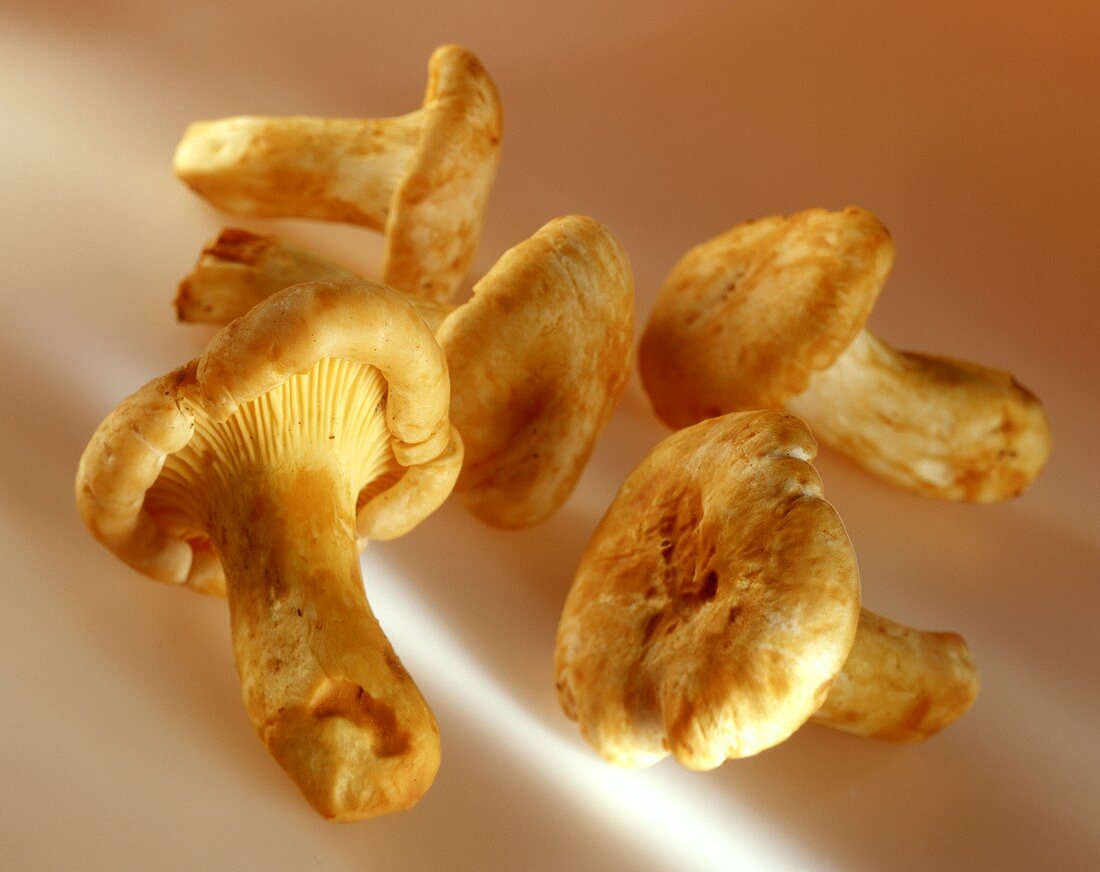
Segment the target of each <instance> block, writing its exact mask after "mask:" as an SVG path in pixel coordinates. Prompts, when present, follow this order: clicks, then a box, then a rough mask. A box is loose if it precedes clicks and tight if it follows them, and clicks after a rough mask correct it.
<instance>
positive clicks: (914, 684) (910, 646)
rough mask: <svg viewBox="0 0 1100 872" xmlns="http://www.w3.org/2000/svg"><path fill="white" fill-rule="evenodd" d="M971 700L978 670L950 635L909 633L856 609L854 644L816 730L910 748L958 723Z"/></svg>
mask: <svg viewBox="0 0 1100 872" xmlns="http://www.w3.org/2000/svg"><path fill="white" fill-rule="evenodd" d="M977 695H978V670H977V668H976V667H975V665H974V660H973V658H972V657H971V656H970V649H969V648H968V647H967V645H966V642H965V641H963V639H962V637H961V636H958V635H956V634H955V633H928V632H921V631H919V630H911V629H909V628H908V627H903V626H901V625H900V624H896V623H894V622H893V621H889V620H887V619H886V618H882V617H879V616H878V615H876V614H874V613H873V612H869V611H867V610H866V609H863V610H862V611H861V613H860V616H859V626H858V628H857V630H856V640H855V643H854V644H853V645H852V650H851V652H850V653H849V654H848V659H847V661H846V662H845V663H844V668H843V669H842V670H841V671H840V674H839V675H838V676H837V677H836V679H835V680H834V681H833V684H832V687H831V688H830V689H829V694H828V696H827V697H826V698H825V702H824V704H823V705H822V706H821V708H820V709H818V711H817V713H816V714H814V716H813V720H814V721H815V722H816V723H819V724H824V725H825V726H828V727H834V728H835V729H838V730H844V731H846V732H849V733H855V734H857V735H860V736H870V737H872V738H876V739H889V740H891V741H895V742H916V741H920V740H921V739H926V738H928V737H929V736H931V735H932V734H933V733H935V732H937V731H939V730H941V729H943V728H944V727H946V726H947V725H948V724H950V723H952V722H953V721H954V720H956V719H957V718H959V717H960V716H961V715H962V714H963V713H964V712H966V710H967V709H969V708H970V705H971V703H973V702H974V699H975V697H977Z"/></svg>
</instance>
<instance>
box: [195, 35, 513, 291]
mask: <svg viewBox="0 0 1100 872" xmlns="http://www.w3.org/2000/svg"><path fill="white" fill-rule="evenodd" d="M500 137H501V108H500V100H499V98H498V96H497V91H496V88H495V86H494V85H493V82H492V80H491V79H490V78H489V74H488V73H487V72H486V71H485V69H484V67H482V65H481V62H480V61H479V60H478V59H477V58H476V57H475V56H474V55H473V53H472V52H470V51H469V50H468V49H465V48H462V47H460V46H456V45H445V46H442V47H441V48H438V49H436V50H435V52H434V53H433V54H432V57H431V61H430V63H429V66H428V89H427V94H426V95H425V97H424V105H423V107H422V108H420V109H418V110H417V111H415V112H412V113H410V114H408V115H402V116H400V117H398V118H378V119H358V118H312V117H291V118H256V117H240V118H225V119H221V120H218V121H199V122H196V123H194V124H192V125H191V126H190V127H189V128H188V129H187V131H186V133H185V134H184V136H183V139H182V140H181V141H180V144H179V146H178V147H177V149H176V156H175V170H176V174H177V175H178V176H179V177H180V178H181V179H183V181H184V182H186V183H187V184H188V185H189V186H190V187H191V188H193V189H194V190H195V191H196V192H197V193H199V194H201V195H202V196H203V197H205V198H206V199H208V200H209V201H210V202H211V203H213V204H214V205H215V206H217V207H219V208H221V209H224V210H226V211H227V212H232V213H233V214H236V215H252V216H262V217H295V218H316V219H320V220H322V221H342V222H347V223H352V224H362V225H365V226H367V227H370V228H373V229H375V230H383V231H385V234H386V253H385V262H384V264H383V267H382V281H383V282H385V283H386V284H387V285H390V286H392V287H395V288H397V289H399V290H401V291H404V292H405V293H408V294H412V295H413V296H416V297H421V298H423V299H427V300H437V301H445V300H448V299H450V298H451V296H452V295H453V294H454V292H455V290H456V289H457V288H458V286H459V284H460V283H461V281H462V279H463V277H464V276H465V275H466V272H467V270H469V268H470V263H471V261H472V260H473V257H474V253H475V252H476V250H477V244H478V240H479V239H480V237H481V226H482V222H483V218H484V213H485V205H486V202H487V201H488V198H489V189H490V188H491V187H492V184H493V179H494V177H495V176H496V169H497V164H498V163H499V160H500Z"/></svg>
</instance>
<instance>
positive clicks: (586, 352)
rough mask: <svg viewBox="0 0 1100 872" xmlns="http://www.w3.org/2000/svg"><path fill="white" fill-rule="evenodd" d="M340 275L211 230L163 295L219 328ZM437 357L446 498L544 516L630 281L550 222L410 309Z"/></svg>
mask: <svg viewBox="0 0 1100 872" xmlns="http://www.w3.org/2000/svg"><path fill="white" fill-rule="evenodd" d="M351 276H352V274H351V273H350V272H349V271H348V270H346V269H344V268H343V267H341V266H338V265H336V264H334V263H332V262H330V261H328V260H326V259H324V258H322V257H320V256H319V255H316V254H314V253H312V252H310V251H308V250H307V249H305V248H302V247H301V246H298V245H295V244H293V243H290V242H286V241H282V240H279V239H276V238H274V237H270V236H261V235H258V234H254V233H249V232H248V231H244V230H233V229H230V230H224V231H222V233H221V235H220V236H219V237H218V238H217V239H215V240H213V241H212V242H211V243H209V244H208V245H207V246H206V248H205V249H204V250H203V253H202V255H201V256H200V257H199V261H198V263H197V264H196V266H195V268H194V270H193V271H192V272H191V273H190V275H188V276H187V278H185V279H184V280H183V282H182V283H181V285H180V292H179V294H178V296H177V299H176V307H177V312H178V313H179V316H180V318H181V320H184V321H203V322H213V323H224V321H225V320H226V319H228V318H232V317H236V316H237V315H240V314H243V313H244V312H246V311H248V309H249V308H250V307H251V306H253V305H255V304H256V303H257V302H258V301H259V300H261V299H263V298H264V297H266V296H267V295H268V294H271V293H273V292H275V291H277V290H279V289H280V288H283V287H285V286H286V285H287V284H289V283H292V282H298V281H303V280H306V279H336V278H339V279H347V278H349V277H351ZM414 302H415V304H416V306H417V307H418V309H419V310H420V313H421V315H422V316H423V317H424V319H425V320H426V321H427V322H428V323H429V324H430V325H432V328H433V329H434V330H435V334H436V337H437V338H438V340H439V342H440V344H441V345H442V346H443V349H444V351H446V353H447V361H448V364H449V366H450V371H451V383H452V399H451V420H452V421H453V422H454V424H455V426H456V427H457V428H458V430H459V432H460V433H461V434H462V438H463V441H464V442H465V446H466V461H465V464H464V466H463V470H462V474H461V476H460V477H459V481H458V484H457V486H456V488H455V491H456V492H457V493H458V494H459V495H460V496H461V497H462V499H463V501H464V502H465V503H466V505H467V506H468V507H469V508H470V510H471V511H472V512H474V514H476V515H477V516H478V517H479V518H481V519H482V520H484V521H486V522H487V523H490V524H493V525H495V526H499V527H523V526H528V525H530V524H534V523H536V522H538V521H541V520H544V519H545V518H547V517H548V516H549V515H550V514H552V513H553V512H554V511H555V510H556V509H557V508H558V507H559V506H560V505H561V504H562V503H563V502H564V501H565V499H566V498H567V497H568V496H569V494H570V493H571V492H572V490H573V488H574V486H575V485H576V482H577V479H578V478H579V477H580V474H581V472H582V471H583V469H584V465H585V463H586V462H587V460H588V457H589V455H590V454H591V452H592V449H593V447H594V445H595V442H596V439H597V437H598V435H599V433H600V431H601V430H602V429H603V427H604V425H605V424H606V423H607V420H608V418H609V417H610V415H611V412H612V411H613V410H614V407H615V403H616V402H617V401H618V399H619V397H620V395H621V394H622V391H623V388H624V387H625V384H626V379H627V376H628V374H629V369H630V362H631V343H632V341H633V321H634V281H633V275H632V273H631V270H630V264H629V262H628V260H627V257H626V254H625V253H624V252H623V249H622V246H620V245H619V243H618V242H617V241H616V240H615V238H614V237H613V236H612V235H611V233H610V232H608V231H607V229H606V228H604V227H603V226H602V225H601V224H600V223H599V222H597V221H595V220H594V219H592V218H587V217H584V216H579V215H568V216H565V217H563V218H557V219H555V220H553V221H551V222H549V223H548V224H546V225H545V226H544V227H542V228H541V229H540V230H538V231H537V232H536V233H535V234H534V235H533V236H531V237H530V238H529V239H527V240H525V241H524V242H521V243H520V244H519V245H517V246H516V247H515V248H513V249H512V250H510V251H508V252H506V253H505V254H504V255H503V256H502V257H501V258H500V260H499V261H498V262H497V264H496V265H495V266H494V267H493V268H492V269H491V270H490V271H489V273H488V274H487V275H486V276H485V277H484V278H482V279H481V280H480V281H479V282H478V283H477V284H476V285H475V286H474V295H473V298H472V299H471V300H470V301H469V302H467V303H465V304H464V305H460V306H457V307H451V306H444V305H441V304H438V303H430V302H423V301H414Z"/></svg>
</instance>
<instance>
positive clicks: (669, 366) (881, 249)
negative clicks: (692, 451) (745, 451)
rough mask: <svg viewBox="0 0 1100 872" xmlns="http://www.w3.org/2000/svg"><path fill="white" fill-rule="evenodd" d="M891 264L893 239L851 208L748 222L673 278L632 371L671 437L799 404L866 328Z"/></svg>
mask: <svg viewBox="0 0 1100 872" xmlns="http://www.w3.org/2000/svg"><path fill="white" fill-rule="evenodd" d="M893 262H894V246H893V242H892V240H891V239H890V234H889V232H888V231H887V230H886V228H885V227H884V226H883V225H882V224H881V223H880V222H879V220H878V219H877V218H875V216H874V215H872V214H871V213H870V212H867V211H865V210H863V209H858V208H856V207H854V206H849V207H848V208H846V209H844V210H843V211H840V212H829V211H826V210H825V209H807V210H806V211H804V212H797V213H795V214H794V215H790V216H789V217H783V216H780V215H775V216H771V217H769V218H761V219H757V220H755V221H746V222H745V223H743V224H738V225H737V226H736V227H734V228H733V229H731V230H729V231H727V232H726V233H723V234H722V235H721V236H717V237H715V238H714V239H711V240H709V241H707V242H704V243H702V244H701V245H697V246H696V247H695V248H693V249H691V250H690V251H689V252H688V253H687V254H686V255H684V257H683V258H682V259H681V260H680V262H679V263H677V264H676V266H675V267H674V268H673V270H672V273H671V274H670V275H669V277H668V279H667V280H666V281H665V284H664V286H663V287H662V288H661V291H660V294H659V295H658V298H657V303H656V306H655V307H654V310H653V314H652V316H651V317H650V320H649V324H648V325H647V327H646V330H645V333H644V335H643V336H642V341H641V345H640V348H639V356H638V365H639V369H640V372H641V376H642V381H643V384H644V385H645V389H646V392H647V393H648V394H649V398H650V401H651V402H652V403H653V407H654V410H655V411H656V413H657V415H658V416H659V417H660V418H661V419H662V420H664V421H665V422H666V423H668V424H669V425H670V426H672V427H683V426H687V425H688V424H691V423H694V422H695V421H699V420H702V419H704V418H709V417H712V416H714V415H719V414H723V413H726V412H732V411H739V410H742V409H760V408H778V407H779V406H781V405H782V403H783V401H784V400H785V399H787V398H788V397H791V396H794V395H795V394H798V393H801V392H802V391H803V390H805V388H806V386H807V385H808V384H809V380H810V377H811V376H812V375H813V374H814V373H815V372H817V371H819V370H823V369H826V368H828V367H829V365H830V364H832V362H833V361H834V360H836V359H837V357H839V356H840V354H841V353H842V352H843V351H844V349H845V348H847V347H848V345H849V343H851V341H852V340H853V339H854V338H855V336H856V334H858V333H859V331H860V330H861V329H863V325H864V323H865V322H866V321H867V317H868V315H870V313H871V309H872V307H873V306H874V303H875V299H876V298H877V297H878V294H879V291H880V290H881V289H882V285H883V283H884V282H885V281H886V277H887V275H888V274H889V272H890V268H891V266H892V265H893Z"/></svg>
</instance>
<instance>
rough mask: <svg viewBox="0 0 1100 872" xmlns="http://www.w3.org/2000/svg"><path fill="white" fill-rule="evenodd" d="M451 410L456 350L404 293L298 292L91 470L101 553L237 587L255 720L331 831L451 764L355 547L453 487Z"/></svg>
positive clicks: (179, 386)
mask: <svg viewBox="0 0 1100 872" xmlns="http://www.w3.org/2000/svg"><path fill="white" fill-rule="evenodd" d="M448 402H449V384H448V375H447V367H446V362H445V358H444V355H443V351H442V349H441V348H440V347H439V345H438V343H437V342H436V341H435V339H434V337H433V336H432V334H431V331H430V330H429V329H428V327H427V325H426V324H425V323H424V321H423V319H422V318H421V317H420V316H419V315H418V314H417V312H416V310H415V309H414V308H413V306H412V305H411V304H410V303H409V302H408V301H407V300H406V299H405V298H404V297H402V296H401V295H399V294H397V293H395V292H394V291H392V290H390V289H388V288H385V287H383V286H381V285H377V284H374V283H367V282H361V281H357V282H343V283H316V284H303V285H298V286H295V287H291V288H287V289H285V290H283V291H281V292H279V293H278V294H276V295H274V296H272V297H271V298H269V299H268V300H266V301H265V302H264V303H263V304H261V305H260V306H257V307H256V308H254V309H253V310H252V311H251V312H249V313H248V315H246V316H245V317H243V318H241V319H238V320H236V321H234V322H233V323H232V324H230V325H229V326H227V327H225V328H224V329H222V330H221V331H219V332H218V333H217V334H216V335H215V336H214V337H213V339H211V341H210V343H209V344H208V346H207V348H206V350H205V351H204V352H203V353H202V355H201V356H200V357H198V358H197V359H196V360H193V361H191V362H190V363H188V364H186V365H185V366H183V367H181V368H179V369H177V370H175V371H174V372H171V373H169V374H168V375H166V376H163V377H162V378H158V379H155V380H154V381H152V382H150V383H149V384H148V385H146V386H145V387H144V388H142V389H140V390H139V391H137V392H136V393H135V394H133V395H132V396H130V397H129V398H128V399H126V400H124V401H123V402H122V404H121V405H120V406H119V407H118V408H117V409H116V410H115V411H114V412H112V413H111V414H110V415H109V416H108V417H107V418H106V420H104V422H103V423H102V424H101V425H100V427H99V428H98V429H97V431H96V433H95V435H94V436H93V437H92V440H91V442H90V444H89V445H88V447H87V449H86V450H85V452H84V455H83V457H82V458H81V461H80V467H79V470H78V473H77V481H76V498H77V506H78V508H79V510H80V513H81V515H82V517H83V519H84V522H85V523H86V524H87V526H88V528H89V530H90V531H91V532H92V534H93V535H94V536H95V537H96V538H97V539H98V540H99V541H100V542H102V543H103V544H104V545H106V546H107V547H108V548H110V549H111V550H112V551H113V552H114V553H115V554H117V555H118V556H119V557H120V558H122V559H123V560H124V561H125V562H126V563H128V564H129V565H130V566H132V567H133V568H135V569H137V570H138V571H139V572H142V573H144V574H146V575H149V576H151V577H153V578H156V579H160V580H162V581H166V582H173V583H182V584H190V585H193V586H195V587H198V588H200V589H203V590H207V591H210V590H214V591H217V590H220V589H224V590H226V592H227V593H228V598H229V614H230V625H231V630H232V636H233V647H234V652H235V657H236V663H237V671H238V674H239V675H240V679H241V687H242V696H243V699H244V704H245V708H246V709H247V711H248V714H249V717H250V718H251V720H252V723H253V725H254V726H255V728H256V730H257V732H258V733H259V735H260V737H261V739H262V740H263V741H264V743H265V744H266V745H267V747H268V749H269V750H270V752H271V753H272V755H273V756H274V757H275V758H276V760H278V762H279V763H280V765H282V767H283V768H284V769H285V770H286V772H287V773H288V774H289V775H290V776H291V778H293V779H294V781H295V782H296V783H297V784H298V786H299V787H300V788H301V790H302V792H303V793H304V794H305V796H306V798H307V799H308V800H309V802H310V803H311V804H312V805H313V806H314V808H316V809H317V811H319V812H320V813H321V814H322V815H324V816H325V817H329V818H334V819H337V820H358V819H362V818H368V817H373V816H376V815H380V814H385V813H387V812H391V811H396V810H399V809H402V808H406V807H408V806H410V805H412V804H413V803H414V802H416V800H417V799H418V798H419V797H420V796H421V795H422V794H423V793H424V791H425V790H427V788H428V787H429V785H430V784H431V782H432V779H433V778H434V776H435V771H436V768H437V767H438V764H439V734H438V729H437V727H436V723H435V719H434V717H433V715H432V712H431V710H430V709H429V708H428V706H427V704H426V703H425V702H424V699H423V698H422V697H421V695H420V692H419V690H418V689H417V687H416V685H415V684H414V683H413V681H412V679H411V678H410V677H409V675H408V673H406V671H405V669H404V668H403V667H402V665H401V663H400V661H399V660H398V658H397V656H396V654H395V653H394V651H393V648H392V647H391V646H390V643H389V642H388V640H387V639H386V636H385V634H384V633H383V631H382V628H381V627H380V626H379V624H378V621H377V619H376V618H375V617H374V614H373V613H372V611H371V608H370V605H369V604H368V602H367V599H366V597H365V595H364V591H363V585H362V579H361V576H360V568H359V549H360V545H361V544H362V543H364V542H365V541H367V540H370V539H389V538H393V537H395V536H399V535H402V534H403V533H405V532H407V531H408V530H410V529H411V528H412V527H414V526H415V525H416V524H417V523H419V522H420V521H421V520H422V519H423V518H424V517H426V516H427V515H428V514H429V513H430V512H432V511H433V510H434V509H435V508H436V507H438V506H439V505H440V504H441V503H442V502H443V500H445V499H446V497H447V495H448V494H449V493H450V491H451V488H452V487H453V485H454V482H455V479H456V477H457V475H458V471H459V467H460V464H461V458H462V448H461V442H460V440H459V438H458V436H457V434H456V433H455V431H454V429H453V428H452V427H451V425H450V423H449V420H448Z"/></svg>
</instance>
